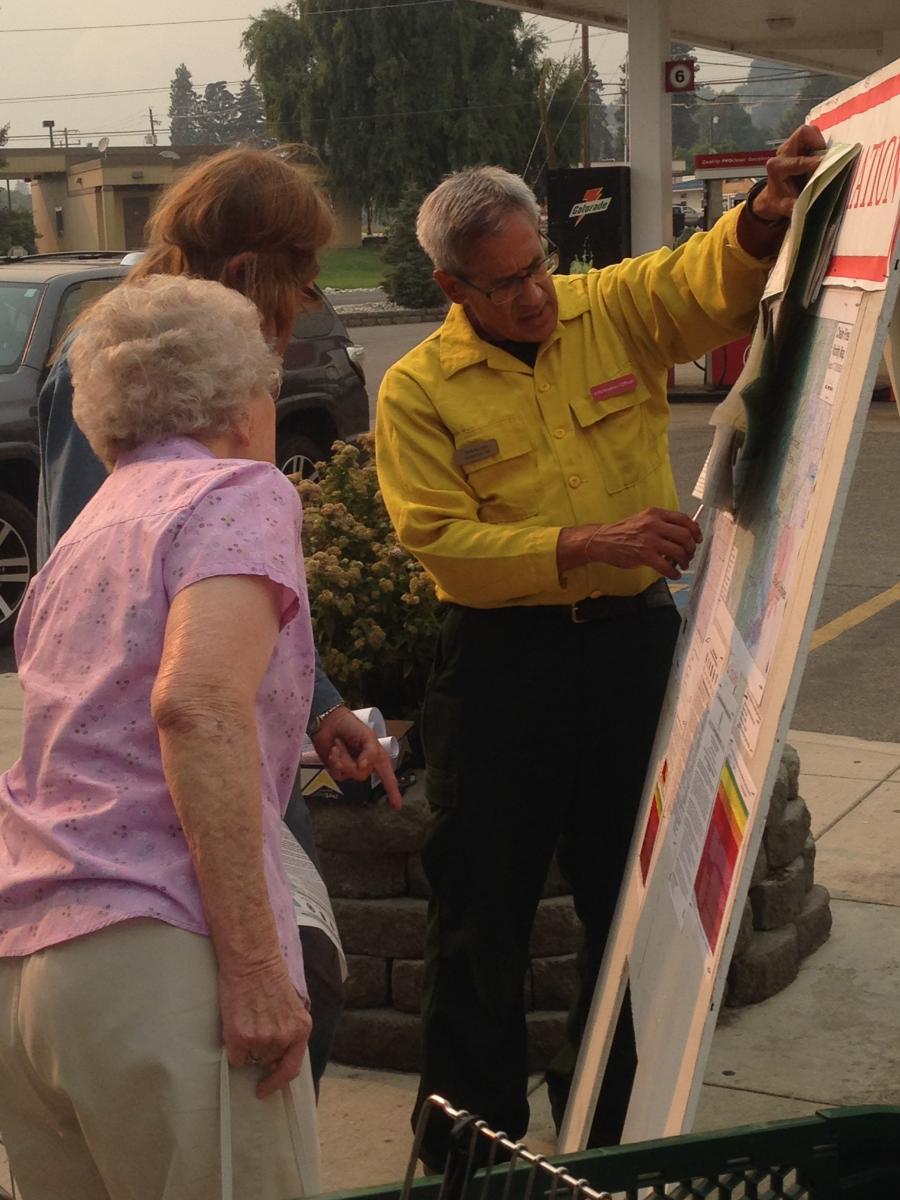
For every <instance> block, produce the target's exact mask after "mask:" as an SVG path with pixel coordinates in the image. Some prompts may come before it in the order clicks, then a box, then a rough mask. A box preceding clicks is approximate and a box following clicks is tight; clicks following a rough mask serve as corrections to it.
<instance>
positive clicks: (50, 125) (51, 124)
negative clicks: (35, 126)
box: [41, 121, 56, 150]
mask: <svg viewBox="0 0 900 1200" xmlns="http://www.w3.org/2000/svg"><path fill="white" fill-rule="evenodd" d="M41 124H42V125H43V127H44V128H45V129H46V130H47V131H48V132H49V134H50V149H51V150H52V149H53V148H54V145H55V143H54V141H53V127H54V126H55V125H56V122H55V121H41Z"/></svg>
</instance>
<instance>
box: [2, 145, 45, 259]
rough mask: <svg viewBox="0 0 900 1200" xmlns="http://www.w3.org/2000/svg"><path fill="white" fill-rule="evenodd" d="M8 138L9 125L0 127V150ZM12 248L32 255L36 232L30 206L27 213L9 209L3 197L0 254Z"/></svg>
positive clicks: (4, 161) (35, 246)
mask: <svg viewBox="0 0 900 1200" xmlns="http://www.w3.org/2000/svg"><path fill="white" fill-rule="evenodd" d="M8 137H9V125H8V124H6V125H0V148H2V147H3V146H5V145H6V140H7V138H8ZM5 165H6V160H5V159H4V157H3V155H2V153H0V167H3V166H5ZM13 246H22V247H23V248H24V249H25V250H27V251H28V253H29V254H34V253H35V251H36V250H37V231H36V230H35V228H34V222H33V221H32V219H31V208H30V206H29V208H28V210H27V211H22V210H19V209H15V208H12V209H11V208H10V207H9V206H8V205H7V203H6V196H5V195H4V196H3V199H2V203H0V254H8V253H9V251H10V250H11V249H12V247H13Z"/></svg>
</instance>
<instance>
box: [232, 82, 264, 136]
mask: <svg viewBox="0 0 900 1200" xmlns="http://www.w3.org/2000/svg"><path fill="white" fill-rule="evenodd" d="M234 135H235V137H236V139H237V140H238V141H240V142H248V143H249V144H251V145H254V146H261V145H265V144H266V142H267V141H268V140H269V139H267V137H266V114H265V112H264V111H263V100H262V95H261V93H260V90H259V88H258V87H257V86H256V82H255V80H253V79H245V80H244V82H243V83H242V84H241V90H240V91H239V92H238V94H237V99H236V100H235V120H234Z"/></svg>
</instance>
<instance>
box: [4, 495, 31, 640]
mask: <svg viewBox="0 0 900 1200" xmlns="http://www.w3.org/2000/svg"><path fill="white" fill-rule="evenodd" d="M36 541H37V522H36V521H35V519H34V515H33V514H32V513H31V512H29V510H28V509H27V508H26V507H25V505H24V504H22V502H21V501H20V500H16V499H15V497H14V496H10V495H9V494H8V493H7V492H0V644H2V643H4V642H8V641H9V639H10V638H11V637H12V632H13V629H14V627H15V624H16V617H17V616H18V614H19V608H20V607H21V604H22V601H23V600H24V598H25V592H26V590H27V588H28V584H29V583H30V582H31V577H32V575H33V574H34V567H35V544H36Z"/></svg>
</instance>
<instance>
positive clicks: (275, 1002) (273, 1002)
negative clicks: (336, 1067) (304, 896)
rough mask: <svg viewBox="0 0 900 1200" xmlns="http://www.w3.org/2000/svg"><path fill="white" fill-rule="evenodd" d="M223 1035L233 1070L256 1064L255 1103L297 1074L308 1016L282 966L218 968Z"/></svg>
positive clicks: (279, 963) (309, 1023)
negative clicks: (259, 1074) (258, 1072)
mask: <svg viewBox="0 0 900 1200" xmlns="http://www.w3.org/2000/svg"><path fill="white" fill-rule="evenodd" d="M219 1005H220V1008H221V1012H222V1037H223V1040H224V1042H225V1049H226V1051H227V1052H228V1061H229V1062H230V1063H231V1065H232V1066H233V1067H245V1066H259V1067H260V1068H261V1069H263V1070H264V1072H265V1073H264V1075H263V1077H262V1079H261V1080H260V1082H259V1084H258V1085H257V1088H256V1094H257V1096H258V1097H259V1099H260V1100H265V1099H266V1097H267V1096H271V1095H273V1093H275V1092H277V1091H279V1089H280V1088H283V1087H284V1086H285V1085H286V1084H288V1083H289V1082H290V1081H291V1080H292V1079H296V1077H297V1076H298V1075H299V1074H300V1067H301V1066H302V1064H303V1055H304V1054H305V1053H306V1044H307V1042H308V1041H309V1035H310V1033H311V1032H312V1018H311V1017H310V1015H309V1013H308V1012H307V1010H306V1006H305V1005H304V1003H303V1001H302V1000H301V999H300V997H299V996H298V995H297V990H296V988H295V987H294V985H293V984H292V983H291V981H290V978H289V977H288V973H287V969H286V967H285V965H284V962H283V961H282V960H281V959H280V958H279V959H278V960H277V961H276V962H272V963H269V964H262V965H260V966H257V967H253V968H248V969H245V970H242V971H236V970H222V967H221V965H220V967H219Z"/></svg>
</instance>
